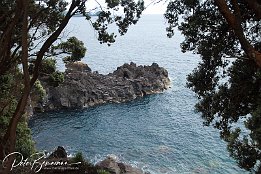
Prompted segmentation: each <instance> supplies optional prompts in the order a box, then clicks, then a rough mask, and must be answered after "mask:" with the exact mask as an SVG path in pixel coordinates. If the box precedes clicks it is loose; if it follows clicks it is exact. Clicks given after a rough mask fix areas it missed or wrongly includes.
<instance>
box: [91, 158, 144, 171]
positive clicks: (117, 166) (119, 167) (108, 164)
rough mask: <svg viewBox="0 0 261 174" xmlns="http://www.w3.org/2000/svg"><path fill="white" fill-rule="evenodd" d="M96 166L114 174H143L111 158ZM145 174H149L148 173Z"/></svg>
mask: <svg viewBox="0 0 261 174" xmlns="http://www.w3.org/2000/svg"><path fill="white" fill-rule="evenodd" d="M96 166H97V167H99V168H101V169H104V170H106V171H109V172H110V173H113V174H143V171H142V170H141V169H138V168H135V167H132V166H131V165H128V164H125V163H122V162H117V161H116V160H115V159H113V158H111V157H107V158H106V159H104V160H103V161H100V162H98V163H97V164H96ZM145 174H148V172H146V173H145Z"/></svg>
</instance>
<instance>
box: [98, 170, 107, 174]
mask: <svg viewBox="0 0 261 174" xmlns="http://www.w3.org/2000/svg"><path fill="white" fill-rule="evenodd" d="M97 172H98V174H110V172H108V171H106V170H102V169H99V170H97Z"/></svg>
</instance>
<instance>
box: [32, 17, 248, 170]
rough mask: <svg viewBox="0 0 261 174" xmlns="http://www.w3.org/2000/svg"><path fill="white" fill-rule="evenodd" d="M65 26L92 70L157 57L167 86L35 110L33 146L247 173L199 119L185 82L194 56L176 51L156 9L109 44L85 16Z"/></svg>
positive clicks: (150, 165)
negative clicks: (81, 105)
mask: <svg viewBox="0 0 261 174" xmlns="http://www.w3.org/2000/svg"><path fill="white" fill-rule="evenodd" d="M113 29H114V27H112V30H113ZM67 33H68V34H69V35H75V36H77V37H79V38H80V39H82V40H83V41H84V43H85V44H86V46H87V49H88V53H87V54H86V57H85V58H84V59H83V61H84V62H86V63H88V64H89V66H90V67H91V68H92V70H94V71H96V70H97V71H99V72H100V73H104V74H106V73H109V72H112V71H113V70H115V69H116V67H117V66H120V65H122V64H123V63H125V62H130V61H133V62H135V63H137V64H143V65H150V64H152V63H153V62H157V63H158V64H159V65H160V66H163V67H165V68H166V69H167V70H168V72H169V76H170V78H171V81H172V88H171V89H169V90H167V91H165V92H164V93H162V94H156V95H151V96H147V97H145V98H140V99H136V100H134V101H132V102H128V103H122V104H106V105H102V106H97V107H93V108H89V109H85V110H75V111H60V112H52V113H43V114H39V115H36V116H34V117H33V118H32V119H31V120H30V127H31V128H32V132H33V137H34V139H35V141H36V146H37V148H38V149H40V150H52V149H54V148H55V147H57V146H58V145H60V146H65V147H66V149H68V151H69V153H75V152H77V151H81V152H83V153H84V155H85V156H86V157H87V158H88V159H89V160H91V161H92V162H93V163H95V162H97V161H99V160H100V159H102V158H104V157H105V156H106V155H109V154H113V155H115V156H117V157H118V158H119V160H121V161H124V162H128V163H131V164H132V165H135V166H138V167H140V168H142V169H144V170H145V171H150V172H151V173H155V174H185V173H187V174H190V173H202V174H204V173H205V174H209V173H210V174H212V173H213V174H215V173H220V174H229V173H231V174H237V173H238V174H239V173H246V172H244V171H243V170H241V169H240V168H239V167H237V166H236V163H235V161H234V160H233V159H232V158H230V157H229V155H228V152H227V151H226V145H225V143H224V142H223V141H221V140H220V138H219V133H218V131H217V130H214V129H213V128H211V127H204V126H203V125H202V119H201V117H200V114H197V113H195V112H194V107H193V106H194V104H195V103H196V101H197V99H196V97H195V95H194V94H193V92H191V91H190V90H189V89H187V88H186V87H185V85H186V76H187V74H189V73H190V72H191V71H192V70H193V69H194V68H195V67H196V65H197V63H198V61H199V56H198V55H193V54H191V53H185V54H183V53H181V52H180V48H179V43H180V42H181V41H182V39H183V38H182V36H180V34H179V33H177V35H176V36H175V37H174V38H172V39H168V38H167V37H166V33H165V21H164V19H163V17H162V16H160V15H145V16H143V18H142V19H141V21H140V22H139V23H138V25H137V26H134V27H132V28H131V29H130V31H129V32H128V33H127V35H125V36H123V37H119V38H117V41H116V43H115V44H114V45H112V46H111V47H107V46H106V45H100V44H99V42H98V41H96V37H95V32H94V31H93V30H92V29H91V28H90V26H89V24H88V23H87V22H84V19H83V18H73V20H72V21H71V22H70V24H69V27H68V28H67ZM65 35H66V33H65ZM60 65H61V64H60ZM59 68H60V69H61V70H63V67H62V65H61V66H59Z"/></svg>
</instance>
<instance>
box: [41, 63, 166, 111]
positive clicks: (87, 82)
mask: <svg viewBox="0 0 261 174" xmlns="http://www.w3.org/2000/svg"><path fill="white" fill-rule="evenodd" d="M66 68H67V69H66V71H65V73H64V78H65V80H64V82H63V83H62V84H60V85H59V86H58V87H51V86H46V91H47V102H46V103H45V104H44V106H43V107H44V110H57V109H66V108H86V107H89V106H94V105H98V104H103V103H108V102H111V103H121V102H126V101H130V100H133V99H135V98H137V97H142V96H144V95H148V94H154V93H160V92H162V91H163V90H166V89H167V88H168V87H169V85H170V80H169V78H168V72H167V70H166V69H164V68H162V67H159V65H158V64H156V63H153V64H152V65H151V66H137V65H136V64H135V63H130V64H124V65H122V66H120V67H118V68H117V70H116V71H114V72H113V73H110V74H107V75H102V74H99V73H98V72H92V71H91V69H90V68H89V67H88V66H87V65H86V64H83V63H79V62H77V63H71V64H68V65H67V66H66Z"/></svg>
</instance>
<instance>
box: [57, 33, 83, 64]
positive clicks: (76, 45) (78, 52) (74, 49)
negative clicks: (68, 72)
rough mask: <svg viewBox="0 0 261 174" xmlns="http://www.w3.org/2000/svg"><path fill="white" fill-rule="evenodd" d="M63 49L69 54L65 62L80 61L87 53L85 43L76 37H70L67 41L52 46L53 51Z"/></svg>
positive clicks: (62, 51) (62, 50)
mask: <svg viewBox="0 0 261 174" xmlns="http://www.w3.org/2000/svg"><path fill="white" fill-rule="evenodd" d="M58 50H61V53H64V54H69V56H67V57H65V58H64V59H63V61H64V62H65V63H69V62H76V61H80V60H81V59H82V58H83V57H84V56H85V53H86V50H87V49H86V48H85V47H84V43H83V42H82V41H80V40H78V39H77V38H76V37H70V38H69V39H68V40H67V41H66V42H62V43H60V44H58V45H57V46H54V47H52V52H55V51H58Z"/></svg>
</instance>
